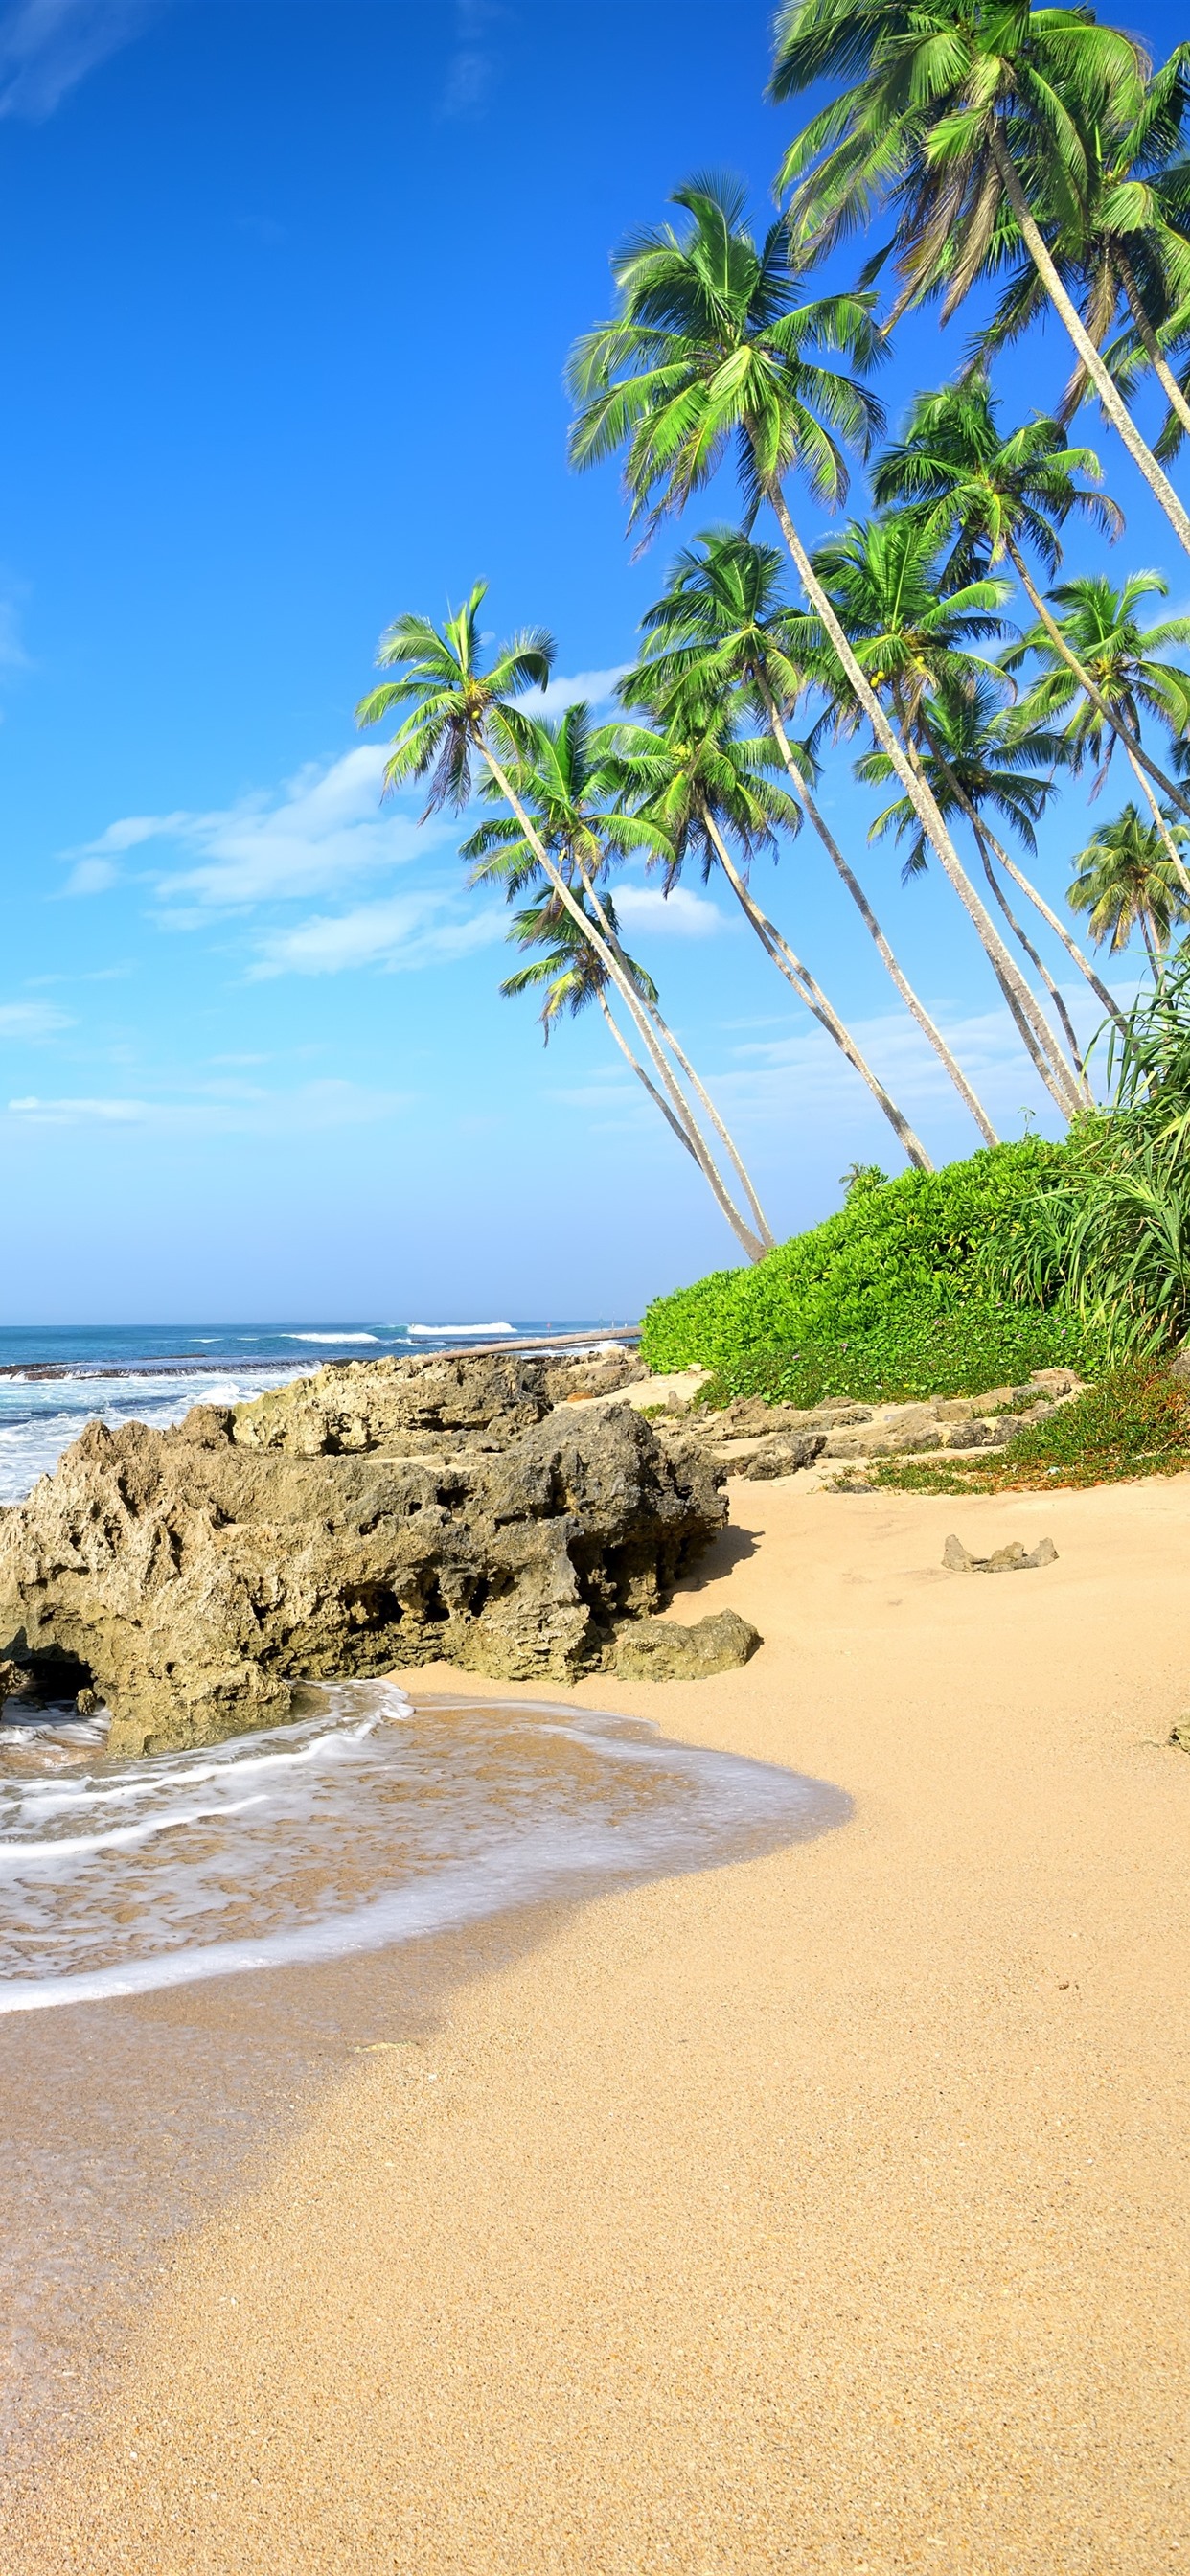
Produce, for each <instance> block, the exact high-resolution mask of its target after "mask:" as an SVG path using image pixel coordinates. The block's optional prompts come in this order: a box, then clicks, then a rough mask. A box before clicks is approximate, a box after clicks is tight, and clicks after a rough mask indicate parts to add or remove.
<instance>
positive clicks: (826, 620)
mask: <svg viewBox="0 0 1190 2576" xmlns="http://www.w3.org/2000/svg"><path fill="white" fill-rule="evenodd" d="M765 489H766V491H767V494H768V498H769V500H770V501H771V503H772V506H773V509H774V512H775V513H776V517H777V521H778V524H779V526H780V529H781V534H782V536H783V537H784V539H785V543H786V545H787V546H788V548H789V552H790V554H791V556H792V558H793V561H794V563H795V565H796V566H797V571H798V577H799V579H800V581H801V584H802V588H803V590H804V591H805V593H806V597H807V599H809V600H810V601H811V603H812V605H813V606H814V608H815V609H816V610H817V613H818V615H819V617H820V618H821V620H822V623H823V626H824V627H825V629H826V632H827V634H828V635H829V637H830V639H831V642H832V644H833V645H834V648H835V651H836V653H837V654H838V657H839V661H840V663H841V665H842V668H843V670H844V672H845V673H846V676H847V679H848V681H849V683H850V685H851V688H852V690H853V692H854V694H855V696H856V697H857V698H858V700H859V703H860V705H861V707H862V708H863V710H864V714H865V715H866V716H867V719H868V722H869V724H870V725H871V727H872V731H873V733H874V734H875V736H876V740H877V742H878V743H879V744H880V748H881V750H882V751H883V752H885V753H886V754H887V756H888V758H889V760H890V761H891V763H892V766H893V769H894V770H895V772H896V775H897V777H898V778H899V779H900V782H901V785H902V787H903V788H904V790H905V793H906V795H907V797H908V798H909V802H910V804H911V805H912V807H913V811H914V813H915V814H916V816H917V819H918V822H919V823H920V824H921V828H922V831H923V832H924V834H925V836H926V839H927V840H928V841H929V842H930V844H931V847H932V848H933V849H934V850H936V852H937V854H938V857H939V859H940V861H941V864H942V867H943V870H944V871H945V874H946V875H947V876H948V877H949V879H950V882H951V884H952V886H953V887H954V890H955V893H956V894H957V896H958V898H959V901H960V903H961V904H962V905H963V908H964V910H965V911H966V912H967V914H968V915H969V917H970V919H971V921H972V923H973V924H974V927H975V931H976V934H977V936H978V938H979V939H980V940H981V941H982V944H983V947H984V949H985V951H986V953H987V957H988V962H989V964H990V966H991V968H992V972H993V974H994V975H995V977H996V981H997V983H998V984H999V986H1000V990H1001V992H1002V993H1003V995H1004V997H1005V1000H1006V1001H1007V1002H1008V1005H1009V1008H1010V1010H1011V1012H1012V1015H1013V1018H1014V1019H1015V1021H1016V1023H1017V1027H1018V1028H1019V1029H1020V1030H1021V1033H1022V1036H1024V1031H1025V1028H1026V1027H1030V1028H1032V1029H1033V1032H1034V1037H1035V1040H1036V1044H1037V1046H1038V1047H1039V1048H1040V1049H1041V1050H1042V1051H1043V1052H1044V1051H1045V1044H1046V1040H1045V1023H1044V1020H1043V1018H1042V1014H1041V1013H1040V1011H1039V1010H1038V1006H1037V1003H1036V1001H1035V999H1034V997H1033V994H1032V993H1031V992H1030V990H1029V987H1028V985H1027V983H1026V982H1025V978H1024V976H1023V975H1022V974H1021V973H1020V970H1019V968H1018V967H1017V965H1016V962H1015V959H1013V958H1012V957H1010V955H1009V953H1008V950H1007V948H1006V947H1005V945H1004V942H1003V940H1002V939H1001V937H1000V933H999V931H998V930H997V928H996V925H995V923H994V921H993V920H992V917H991V914H990V913H989V911H988V908H987V905H986V904H985V903H982V902H981V901H980V898H979V896H978V895H977V893H976V891H975V888H974V886H973V885H972V883H971V879H970V877H969V876H968V874H967V871H966V869H965V867H964V866H963V863H962V860H961V859H960V857H959V854H958V851H957V850H956V848H955V846H954V843H953V841H952V840H951V837H950V834H949V832H948V831H947V828H946V825H945V823H944V822H943V819H942V814H941V811H940V809H939V806H938V802H937V799H936V797H935V795H934V792H933V789H932V788H931V786H930V783H929V780H928V779H927V778H925V777H924V776H923V775H922V773H921V771H920V769H918V768H917V767H916V766H915V764H914V762H913V761H912V759H911V758H910V756H909V754H908V753H907V751H906V749H905V746H904V744H903V743H902V742H901V741H900V740H899V738H898V736H897V734H896V732H895V730H894V728H893V726H892V725H890V723H889V721H888V717H887V716H886V714H885V712H884V709H883V707H882V706H881V704H880V700H879V698H878V697H877V695H876V692H875V690H874V689H873V687H872V685H871V682H870V681H869V680H868V678H867V676H866V674H865V672H864V671H863V669H862V668H861V665H860V663H859V661H858V660H857V658H856V655H855V652H854V651H853V649H852V646H851V643H850V641H849V639H848V636H847V634H846V632H845V630H844V628H843V626H842V625H841V624H840V622H839V619H838V617H837V616H836V614H835V611H834V609H833V608H832V606H831V603H830V600H829V599H828V597H827V594H826V592H825V590H824V589H823V586H822V583H821V582H820V581H819V578H818V575H817V573H816V572H815V570H814V566H813V564H812V563H811V561H810V558H809V555H808V554H807V552H806V549H805V547H804V545H803V544H802V541H801V538H800V537H799V535H798V532H797V529H796V528H795V526H794V524H793V520H792V519H791V517H790V515H789V508H788V504H787V502H786V499H785V495H784V493H783V491H782V489H781V486H780V484H779V483H778V482H777V480H776V478H775V477H773V478H772V479H771V480H770V481H768V482H767V483H766V486H765ZM1026 1047H1027V1051H1028V1053H1029V1054H1030V1055H1032V1056H1033V1060H1034V1062H1035V1063H1036V1062H1037V1056H1036V1054H1035V1052H1034V1046H1033V1044H1031V1043H1030V1041H1029V1040H1028V1039H1026ZM1039 1069H1040V1068H1039Z"/></svg>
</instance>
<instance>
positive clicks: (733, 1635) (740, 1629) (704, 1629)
mask: <svg viewBox="0 0 1190 2576" xmlns="http://www.w3.org/2000/svg"><path fill="white" fill-rule="evenodd" d="M761 1643H762V1639H761V1635H760V1631H759V1629H758V1628H754V1627H753V1626H752V1624H751V1621H750V1620H748V1619H741V1617H740V1614H739V1612H738V1610H716V1611H714V1612H712V1613H711V1615H710V1616H709V1617H708V1618H706V1619H699V1620H697V1621H696V1622H695V1624H694V1626H693V1627H692V1628H683V1627H680V1626H679V1625H678V1622H677V1620H676V1619H637V1620H634V1621H633V1623H632V1625H631V1627H624V1628H622V1629H621V1630H620V1634H619V1636H618V1638H617V1639H616V1644H615V1648H614V1650H613V1655H612V1671H613V1672H614V1673H616V1674H617V1675H618V1676H619V1678H620V1680H621V1681H648V1682H686V1681H701V1680H702V1679H703V1678H704V1677H705V1675H706V1674H708V1673H727V1672H732V1671H733V1670H734V1669H735V1667H736V1665H738V1664H746V1663H747V1662H748V1660H749V1658H750V1657H751V1656H752V1655H754V1654H755V1652H756V1649H757V1647H758V1646H759V1645H760V1644H761Z"/></svg>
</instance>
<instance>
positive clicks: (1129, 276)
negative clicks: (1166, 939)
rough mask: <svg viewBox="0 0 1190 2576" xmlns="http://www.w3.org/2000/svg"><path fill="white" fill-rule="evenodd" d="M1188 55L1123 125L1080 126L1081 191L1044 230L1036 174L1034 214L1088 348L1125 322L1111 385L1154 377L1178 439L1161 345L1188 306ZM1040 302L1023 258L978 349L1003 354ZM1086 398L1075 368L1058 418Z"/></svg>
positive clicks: (1155, 79)
mask: <svg viewBox="0 0 1190 2576" xmlns="http://www.w3.org/2000/svg"><path fill="white" fill-rule="evenodd" d="M1187 55H1188V49H1187V47H1186V46H1185V45H1184V44H1182V45H1175V47H1174V50H1173V53H1172V54H1171V55H1170V58H1169V60H1168V62H1167V63H1166V64H1165V65H1164V66H1163V68H1162V70H1161V71H1159V72H1156V73H1154V74H1153V76H1152V77H1151V78H1150V79H1149V80H1148V81H1147V82H1146V84H1145V88H1144V93H1143V96H1142V98H1141V100H1140V102H1139V105H1137V102H1136V101H1135V99H1133V100H1131V101H1130V103H1129V107H1128V110H1127V112H1126V113H1125V114H1124V116H1123V119H1122V120H1121V119H1120V118H1118V117H1115V116H1113V115H1112V114H1110V113H1108V114H1107V115H1100V116H1098V117H1096V118H1094V119H1092V120H1089V121H1087V122H1086V123H1085V124H1084V125H1083V126H1082V128H1081V130H1080V134H1079V145H1080V149H1081V153H1082V155H1083V158H1084V161H1085V173H1084V177H1083V183H1082V185H1081V186H1080V188H1079V190H1078V192H1077V195H1076V196H1075V197H1074V198H1073V199H1072V198H1071V197H1070V196H1069V195H1067V196H1066V198H1065V200H1064V202H1063V203H1062V204H1060V205H1059V206H1058V207H1056V209H1055V213H1054V216H1053V217H1047V218H1045V219H1044V220H1042V206H1043V201H1044V195H1045V177H1046V173H1045V170H1044V168H1042V169H1039V170H1038V171H1037V174H1036V175H1037V178H1038V180H1039V181H1040V183H1041V185H1040V193H1039V199H1038V204H1037V206H1036V208H1035V211H1036V212H1037V213H1038V217H1039V221H1041V229H1042V231H1043V233H1044V235H1045V239H1046V242H1047V244H1048V246H1049V248H1050V251H1051V253H1052V256H1053V258H1054V261H1055V264H1056V266H1057V268H1058V270H1059V272H1060V274H1061V276H1062V278H1063V280H1064V281H1065V282H1066V283H1067V284H1069V285H1070V286H1071V288H1072V289H1078V290H1080V291H1081V295H1082V307H1083V319H1084V322H1085V324H1086V328H1087V331H1088V333H1089V335H1090V337H1091V339H1092V340H1093V342H1094V344H1095V347H1096V348H1097V349H1102V348H1103V343H1104V340H1105V338H1106V336H1107V333H1108V331H1109V329H1110V328H1111V325H1112V322H1113V320H1114V318H1115V316H1116V314H1117V312H1119V311H1121V310H1122V312H1123V313H1124V314H1126V315H1127V317H1128V318H1127V326H1126V329H1125V331H1124V333H1123V336H1122V338H1121V340H1120V341H1119V342H1117V343H1114V344H1113V345H1112V346H1111V347H1110V348H1108V349H1107V350H1105V351H1104V364H1105V365H1106V367H1107V369H1108V372H1109V374H1110V375H1111V377H1112V381H1113V383H1115V384H1116V385H1117V386H1118V387H1119V389H1120V391H1121V393H1125V392H1126V391H1127V390H1128V389H1129V388H1130V386H1131V385H1132V384H1133V383H1135V382H1136V381H1137V379H1138V377H1139V376H1140V375H1141V374H1143V373H1144V372H1146V371H1147V370H1150V369H1151V371H1152V373H1153V374H1154V375H1155V376H1156V378H1157V381H1158V383H1159V384H1160V385H1161V387H1162V389H1163V391H1164V393H1165V397H1166V400H1167V402H1168V403H1169V406H1170V414H1169V417H1170V420H1171V421H1176V422H1177V424H1178V428H1179V437H1180V436H1181V435H1182V434H1184V432H1185V430H1186V429H1188V428H1190V405H1188V404H1187V401H1186V396H1185V392H1184V390H1183V388H1182V386H1181V385H1180V384H1179V382H1178V380H1177V378H1176V376H1175V375H1174V374H1173V371H1172V369H1171V368H1170V366H1169V362H1168V359H1167V357H1166V354H1165V344H1166V343H1167V341H1168V339H1169V337H1170V335H1171V334H1172V336H1173V337H1174V338H1175V339H1176V338H1177V337H1178V336H1179V332H1180V330H1181V329H1182V328H1184V322H1185V317H1186V313H1187V308H1188V302H1190V233H1188V230H1187V214H1188V212H1190V206H1188V202H1187V192H1186V180H1187V165H1186V161H1185V158H1184V155H1183V151H1182V131H1183V127H1184V124H1185V119H1186V110H1187V104H1188V93H1187V80H1186V63H1187ZM1027 193H1028V190H1027ZM1044 300H1045V299H1044V289H1043V287H1042V284H1041V280H1040V278H1039V276H1038V274H1037V271H1036V269H1035V268H1034V267H1033V264H1032V261H1031V260H1030V259H1029V258H1028V257H1027V256H1026V257H1025V258H1024V259H1023V260H1022V261H1021V262H1020V263H1019V264H1018V267H1017V270H1016V273H1015V275H1014V276H1013V277H1012V278H1011V279H1010V281H1009V284H1008V287H1007V289H1006V290H1005V291H1004V292H1003V293H1002V295H1001V297H1000V301H999V303H998V305H997V308H996V311H995V313H994V315H993V317H992V320H991V322H990V323H989V324H988V325H987V326H986V328H985V329H984V331H983V332H982V334H981V346H982V347H983V348H985V349H988V350H991V349H996V348H1002V347H1003V346H1004V345H1005V343H1006V342H1007V341H1009V340H1011V339H1013V338H1015V337H1016V336H1017V334H1018V333H1019V332H1020V331H1022V330H1023V329H1024V328H1025V327H1026V325H1027V324H1028V323H1029V322H1030V321H1032V320H1033V319H1034V318H1036V316H1037V315H1038V313H1039V311H1040V310H1041V308H1042V306H1043V304H1044ZM1087 390H1088V387H1087V369H1086V366H1085V364H1084V363H1083V361H1082V360H1081V359H1080V360H1079V361H1078V362H1077V364H1076V366H1075V369H1074V373H1073V376H1072V377H1071V380H1070V383H1069V385H1068V386H1067V389H1066V392H1065V394H1064V396H1063V399H1062V405H1061V410H1062V416H1063V418H1065V419H1069V418H1070V417H1071V415H1072V413H1073V412H1074V411H1075V410H1076V409H1077V407H1078V405H1079V403H1080V402H1081V401H1082V400H1083V399H1084V397H1085V395H1086V392H1087ZM1163 448H1164V441H1163V440H1162V439H1159V440H1158V442H1157V445H1156V448H1155V450H1154V453H1155V454H1156V455H1157V456H1158V457H1161V456H1162V454H1163Z"/></svg>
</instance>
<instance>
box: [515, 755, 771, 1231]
mask: <svg viewBox="0 0 1190 2576" xmlns="http://www.w3.org/2000/svg"><path fill="white" fill-rule="evenodd" d="M480 748H481V750H482V752H483V756H484V759H485V760H486V762H487V765H488V768H489V769H490V770H491V773H492V776H493V778H494V779H495V781H496V785H497V787H498V788H499V790H500V793H501V795H502V796H503V798H504V799H505V802H506V804H507V805H508V806H509V807H510V808H511V811H512V812H513V813H514V814H515V816H516V819H517V821H518V823H519V824H520V827H521V830H522V832H523V833H524V835H525V839H526V840H527V842H528V844H529V847H530V849H531V850H532V852H533V855H534V857H535V858H536V860H537V864H538V866H539V867H540V868H541V870H542V873H543V875H544V876H545V877H546V878H547V879H548V881H549V883H550V885H552V887H553V889H554V892H555V894H556V895H557V897H558V900H559V902H560V903H561V904H562V905H563V907H564V909H565V910H566V911H567V912H568V913H569V914H570V917H571V920H572V921H574V922H575V923H576V925H577V927H578V928H579V929H580V930H581V932H582V934H583V937H584V939H588V940H589V941H590V943H591V946H592V948H593V949H594V951H595V954H596V956H597V957H598V959H599V961H600V964H601V965H602V967H603V969H604V971H605V973H606V974H607V975H608V976H609V977H610V979H611V981H612V983H613V984H614V985H615V987H616V991H617V992H618V993H619V994H620V996H621V999H622V1000H623V1002H624V1005H625V1008H626V1010H627V1012H628V1015H629V1017H630V1019H633V1020H635V1022H636V1025H637V1027H638V1029H639V1030H640V1033H641V1036H642V1038H643V1039H644V1042H645V1046H646V1048H647V1050H648V1052H649V1054H650V1055H651V1057H652V1059H653V1062H654V1065H655V1066H656V1069H657V1072H658V1074H659V1075H660V1077H661V1081H662V1084H663V1086H664V1088H665V1090H666V1091H667V1092H668V1094H669V1097H670V1100H671V1102H672V1104H673V1107H674V1109H675V1111H676V1113H677V1115H678V1117H679V1118H680V1120H681V1122H682V1124H683V1126H684V1127H685V1129H686V1131H687V1134H688V1135H689V1137H690V1142H691V1150H692V1152H693V1154H694V1158H695V1161H696V1162H697V1164H698V1167H699V1170H700V1171H701V1173H702V1175H703V1178H704V1180H705V1181H706V1182H707V1184H708V1187H709V1188H710V1190H711V1192H712V1194H713V1196H714V1197H715V1199H716V1200H717V1202H718V1204H719V1207H720V1208H721V1210H722V1212H723V1215H724V1216H725V1217H726V1219H727V1222H728V1224H729V1225H730V1227H731V1230H732V1232H733V1234H734V1235H735V1237H736V1240H737V1242H739V1243H741V1244H742V1245H743V1248H744V1250H745V1252H746V1253H747V1255H748V1259H749V1261H763V1259H764V1256H765V1253H766V1252H769V1251H771V1249H772V1244H773V1237H772V1235H771V1234H768V1228H767V1227H766V1228H765V1232H766V1234H768V1241H767V1242H763V1241H762V1240H761V1238H760V1236H759V1235H757V1234H754V1233H753V1231H752V1228H751V1226H750V1225H748V1224H747V1223H746V1221H745V1219H744V1218H743V1217H742V1216H741V1214H740V1211H739V1209H738V1208H737V1207H736V1205H735V1202H734V1200H733V1199H732V1197H731V1195H730V1192H729V1191H728V1189H727V1187H726V1185H725V1183H724V1181H723V1179H722V1176H721V1174H720V1173H719V1171H718V1170H717V1169H716V1166H715V1162H714V1158H713V1156H712V1155H711V1153H710V1151H709V1149H708V1147H707V1145H706V1143H705V1142H704V1140H703V1138H702V1136H701V1135H700V1134H699V1130H698V1124H697V1121H696V1120H695V1118H694V1117H693V1114H692V1113H691V1111H690V1110H689V1108H688V1106H687V1104H686V1102H685V1101H684V1100H683V1098H682V1094H681V1091H680V1089H679V1086H678V1084H677V1083H676V1082H675V1080H674V1077H673V1074H672V1072H671V1071H670V1068H669V1066H668V1064H667V1063H666V1061H665V1057H664V1055H663V1053H662V1051H661V1048H660V1046H659V1045H658V1043H657V1040H656V1038H655V1037H654V1034H653V1031H652V1029H651V1028H650V1026H649V1022H648V1020H647V1018H646V1016H645V1012H644V1007H643V1005H642V1002H641V999H640V996H639V994H638V993H637V991H636V987H635V985H634V984H633V982H632V980H631V977H630V976H629V975H628V974H627V972H626V970H625V969H624V967H623V966H622V965H621V963H620V961H619V959H618V958H616V957H615V956H613V954H612V951H611V949H610V948H609V947H608V946H607V943H606V941H605V940H604V939H603V938H602V937H601V936H600V933H599V931H598V930H597V929H596V927H595V926H594V924H593V923H592V922H591V920H590V919H589V917H588V915H587V914H586V913H584V911H583V908H582V905H581V904H580V903H577V902H576V900H575V897H574V895H573V894H572V893H571V890H570V887H569V886H568V885H567V883H566V879H565V877H564V876H563V875H562V872H561V870H560V868H558V867H557V866H556V864H555V862H554V860H553V859H552V858H551V856H550V853H549V851H548V850H547V848H546V846H545V843H544V841H543V840H542V838H541V835H540V833H539V832H537V831H536V830H535V828H534V825H533V823H532V821H531V819H530V817H529V815H528V813H527V812H526V810H525V807H524V806H523V804H522V803H521V800H520V798H519V796H518V795H517V792H516V789H515V787H514V786H513V784H512V780H511V779H510V778H509V776H508V773H507V771H506V770H505V769H504V768H503V766H502V764H501V762H500V760H499V759H498V757H497V755H496V753H495V752H494V751H493V750H492V748H491V745H490V744H489V743H487V742H486V741H485V742H481V745H480Z"/></svg>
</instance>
